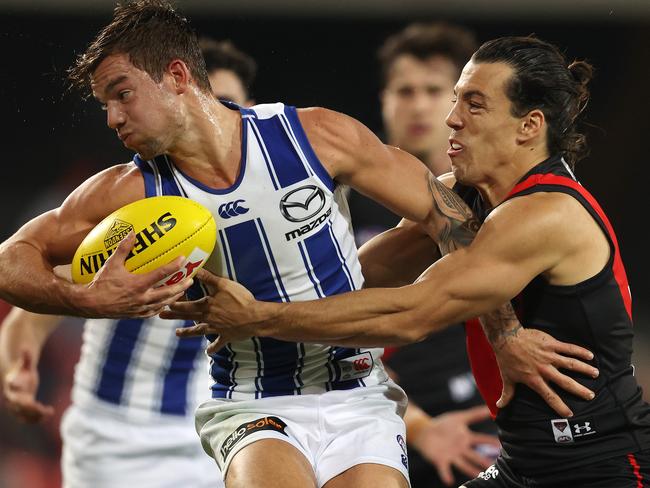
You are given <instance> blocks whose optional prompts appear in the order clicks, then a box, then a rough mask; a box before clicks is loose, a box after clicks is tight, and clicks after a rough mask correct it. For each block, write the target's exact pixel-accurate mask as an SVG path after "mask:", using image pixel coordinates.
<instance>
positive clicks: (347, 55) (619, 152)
mask: <svg viewBox="0 0 650 488" xmlns="http://www.w3.org/2000/svg"><path fill="white" fill-rule="evenodd" d="M68 3H75V2H63V3H62V5H64V4H65V5H67V4H68ZM93 3H94V2H88V4H93ZM183 3H184V2H182V1H180V2H177V4H178V5H179V6H180V9H181V10H183ZM188 3H189V4H191V5H192V8H190V9H188V10H189V11H188V12H187V13H188V16H189V17H190V18H191V19H192V23H193V25H194V26H195V28H196V29H197V30H198V31H199V33H201V34H205V35H209V36H212V37H215V38H219V39H226V38H228V39H232V40H233V41H234V42H235V43H236V44H237V45H238V46H239V47H240V48H241V49H242V50H244V51H246V52H248V53H249V54H251V55H252V56H253V57H255V58H256V59H257V61H258V63H259V66H260V69H259V74H258V78H257V82H256V84H255V85H254V87H253V95H254V97H255V99H256V100H257V101H258V102H273V101H283V102H285V103H288V104H293V105H297V106H310V105H322V106H327V107H329V108H333V109H336V110H339V111H342V112H345V113H347V114H349V115H352V116H354V117H356V118H358V119H360V120H362V121H364V122H365V123H366V124H367V125H368V126H369V127H370V128H371V129H373V130H380V117H379V108H378V98H377V91H378V84H377V74H378V69H377V65H376V62H375V49H376V48H377V46H378V45H379V44H380V43H381V42H382V40H383V39H384V38H385V37H386V36H387V35H388V34H391V33H393V32H395V31H397V30H399V29H401V28H402V27H403V26H404V25H405V24H406V23H408V22H411V21H414V20H448V21H453V22H458V23H463V24H465V25H467V26H469V27H471V28H473V29H475V31H476V33H477V35H478V38H479V40H486V39H490V38H493V37H497V36H501V35H515V34H516V35H526V34H530V33H535V34H537V35H538V36H540V37H542V38H544V39H547V40H550V41H552V42H554V43H556V44H558V45H559V46H561V47H562V49H563V50H565V52H566V53H567V55H568V57H569V58H586V59H587V60H589V61H590V62H591V63H593V64H594V65H595V66H596V68H597V72H596V77H595V79H594V81H593V84H592V101H591V102H590V104H589V106H588V108H587V112H586V114H587V117H586V119H587V121H588V123H589V127H587V130H588V134H589V138H590V142H591V147H592V152H591V156H590V157H589V158H588V159H586V160H583V161H582V162H580V163H579V165H578V167H577V175H578V177H579V179H580V180H581V182H582V183H583V184H584V185H585V186H587V187H588V188H589V189H590V190H591V191H592V193H593V194H594V195H595V196H596V197H597V198H598V199H599V200H600V202H601V204H602V205H603V207H604V209H605V210H606V212H607V213H608V214H609V216H610V219H611V220H612V222H613V224H614V227H615V229H616V231H617V234H618V238H619V242H620V244H621V247H622V254H623V258H624V261H625V263H626V266H627V271H628V277H629V280H630V284H631V287H632V294H633V298H634V307H635V322H636V331H637V335H638V340H637V344H636V357H635V361H636V363H637V371H638V375H639V377H640V379H641V381H642V383H644V384H645V388H646V390H648V389H649V388H650V358H649V357H648V356H650V354H648V351H649V345H650V339H649V338H648V337H650V332H649V324H648V317H649V315H650V310H649V309H650V307H649V304H648V300H647V298H646V297H647V294H648V292H649V291H650V281H649V280H650V269H649V266H648V257H647V255H646V253H647V251H646V249H647V237H646V236H647V235H648V232H647V229H646V227H647V221H646V219H647V218H648V212H649V211H650V206H649V205H648V203H647V200H648V194H649V193H650V189H649V188H648V187H647V184H648V180H649V179H650V166H649V165H650V158H648V155H647V151H648V145H647V144H649V143H650V93H649V91H650V89H649V87H650V69H649V68H648V62H649V61H650V59H649V55H648V54H647V53H648V46H650V2H647V1H645V2H635V1H634V0H630V2H629V4H628V7H629V5H631V4H634V5H637V8H635V9H631V10H630V9H627V10H626V9H622V8H620V7H621V6H622V5H623V4H624V2H622V1H616V0H614V1H611V2H607V1H599V0H593V1H592V2H589V3H593V4H594V6H593V7H592V8H591V9H590V8H589V7H585V10H584V12H582V14H584V15H581V12H579V11H578V10H577V9H579V7H576V6H575V5H574V7H575V8H573V9H572V10H570V11H569V12H561V11H555V10H554V8H555V5H556V4H557V2H550V4H549V5H550V6H549V10H545V9H544V7H543V5H544V4H543V2H539V3H535V2H533V3H535V5H537V8H536V10H535V11H533V12H528V13H527V12H525V11H522V10H521V9H519V10H518V11H517V12H516V15H515V14H514V13H513V12H510V13H509V12H508V11H507V9H501V10H500V11H499V13H495V12H491V11H489V10H476V9H474V8H472V5H473V4H475V5H481V4H482V5H484V6H485V5H487V4H489V3H490V2H479V1H476V2H472V1H469V0H467V1H465V2H461V3H463V4H464V5H465V7H466V8H461V9H456V10H450V9H449V8H448V7H449V2H436V1H434V0H431V1H430V4H426V5H425V3H423V2H415V3H417V4H418V8H417V9H415V10H412V11H409V10H401V11H396V10H395V9H394V7H391V6H390V2H386V1H384V2H380V5H382V6H383V7H382V9H379V10H378V11H375V12H372V11H371V10H372V7H371V5H372V3H370V4H369V3H367V2H363V1H360V2H359V4H365V5H367V6H368V8H369V9H370V10H368V12H364V11H363V9H362V8H356V9H354V8H352V9H351V11H350V12H348V13H347V14H346V13H344V12H343V9H342V7H341V12H338V11H337V8H335V7H333V6H332V4H331V3H328V4H327V5H328V6H327V7H323V8H321V9H318V8H315V10H314V11H307V10H306V9H305V8H304V7H303V8H301V9H300V11H296V10H291V9H289V10H288V11H286V10H279V8H278V9H277V10H274V9H273V8H272V7H271V6H272V4H273V2H267V3H265V4H264V5H265V6H264V8H262V7H260V8H258V9H255V8H252V7H249V8H248V10H246V8H240V9H239V10H236V9H234V8H232V6H230V8H228V9H227V11H226V13H223V14H221V15H220V14H219V13H218V8H217V7H215V5H216V4H217V2H206V4H208V3H209V5H210V8H208V9H207V10H205V11H203V10H201V8H200V5H199V6H197V4H200V2H198V1H194V2H188ZM244 3H246V2H244ZM249 3H251V2H249ZM253 3H254V2H253ZM281 3H282V2H281ZM284 3H286V4H291V3H292V2H287V1H285V2H284ZM307 3H309V2H307ZM334 3H335V4H336V5H339V3H340V2H334ZM350 3H351V4H352V5H354V4H355V2H354V1H353V0H350ZM396 3H397V2H396ZM406 3H407V4H409V2H406ZM410 3H413V2H410ZM506 3H507V2H506ZM526 3H527V2H526ZM575 3H576V4H579V3H580V2H575ZM41 4H42V5H41ZM100 4H101V5H102V6H101V8H99V7H98V8H97V9H94V10H95V11H94V12H93V11H92V10H93V9H90V8H86V9H85V10H84V11H83V12H81V13H79V12H77V11H75V10H74V9H72V8H66V9H64V10H62V11H59V10H57V9H56V8H53V5H56V2H40V3H38V4H34V5H31V4H30V0H25V2H24V3H23V4H21V2H17V1H8V0H0V63H2V67H0V109H1V111H0V118H1V120H2V131H1V132H0V141H2V145H1V148H2V156H1V157H2V166H1V174H2V176H1V177H0V239H2V240H4V239H6V238H7V237H8V236H9V235H11V234H12V233H13V232H14V231H15V230H16V229H17V228H18V227H19V226H20V225H21V224H22V223H24V222H25V221H26V220H27V219H28V218H30V217H31V216H33V215H35V214H37V213H40V212H41V211H43V210H46V209H48V208H52V207H54V206H56V205H58V203H60V201H61V200H62V199H63V197H64V196H65V195H66V194H67V193H68V192H69V191H70V190H71V189H73V188H74V187H75V186H76V185H77V184H79V183H80V182H81V181H83V179H85V177H87V176H88V175H90V174H92V173H94V172H96V171H98V170H100V169H102V168H104V167H106V166H108V165H111V164H115V163H120V162H126V161H128V160H130V158H131V154H130V153H129V152H128V151H127V150H125V149H124V148H123V147H122V146H121V143H120V142H119V140H118V139H117V138H116V137H115V136H114V134H113V133H112V131H110V130H109V129H108V128H107V127H106V125H105V114H104V113H103V112H101V111H100V109H99V105H98V104H97V102H95V101H93V100H89V101H86V102H83V101H81V100H80V97H79V96H78V94H77V93H75V92H69V91H68V90H67V88H66V83H65V70H66V68H67V67H68V66H69V65H70V63H72V61H73V60H74V56H75V53H79V52H81V51H82V50H83V49H84V47H85V45H86V44H87V43H88V42H89V41H90V39H91V38H92V36H93V35H94V34H95V33H96V31H97V30H98V29H99V28H100V27H102V26H103V25H104V24H105V23H106V22H107V21H108V20H109V19H110V2H98V5H100ZM314 4H315V5H317V3H316V2H314ZM387 4H388V6H387ZM540 4H541V5H542V7H540ZM30 5H31V6H30ZM107 5H109V6H107ZM323 5H325V4H323ZM341 5H342V4H341ZM362 6H363V5H362ZM46 7H47V8H46ZM289 7H291V5H289ZM438 7H440V8H439V9H438ZM0 308H2V307H0ZM70 322H71V323H70V324H69V325H68V326H67V327H64V328H61V329H60V330H59V331H58V332H57V333H56V334H55V336H54V338H53V339H52V341H51V342H50V344H49V345H48V347H47V348H46V350H45V352H44V356H43V361H42V367H41V369H42V375H43V377H42V382H43V394H42V396H43V398H45V399H46V400H47V401H49V402H53V403H54V404H55V406H56V407H57V410H58V412H59V413H60V412H61V411H62V410H63V409H64V408H65V406H66V404H67V403H66V402H67V401H68V400H67V398H68V391H67V388H69V385H70V383H71V375H72V365H73V364H74V361H75V360H76V357H77V355H78V346H79V340H80V339H79V330H80V327H79V326H80V321H76V320H72V321H70ZM644 336H645V337H644ZM646 398H648V395H646ZM57 417H58V416H57ZM57 422H58V418H57V419H55V420H53V421H51V422H48V423H47V424H46V425H45V426H44V427H24V426H18V425H17V424H16V423H15V422H13V420H12V419H10V418H9V417H8V416H7V415H6V414H5V413H4V412H0V488H18V487H23V486H29V487H30V488H40V487H55V486H58V483H59V482H58V472H57V462H58V454H59V451H58V449H59V444H58V434H57V428H58V427H57V425H58V424H57Z"/></svg>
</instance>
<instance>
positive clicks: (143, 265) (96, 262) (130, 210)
mask: <svg viewBox="0 0 650 488" xmlns="http://www.w3.org/2000/svg"><path fill="white" fill-rule="evenodd" d="M131 231H134V232H135V244H134V246H133V249H132V250H131V252H130V253H129V255H128V256H127V258H126V263H125V266H126V269H127V270H128V271H130V272H132V273H147V272H149V271H152V270H154V269H156V268H158V267H160V266H163V265H165V264H168V263H170V262H171V261H173V260H174V259H176V258H177V257H178V256H185V257H186V260H185V262H184V267H183V270H182V271H179V272H177V273H174V274H173V275H172V276H168V277H166V278H165V279H163V280H162V281H161V282H160V284H161V285H170V284H174V283H177V282H179V281H181V280H182V279H183V278H185V277H186V276H192V275H194V274H195V273H196V271H198V270H199V268H200V267H201V266H203V265H204V264H205V263H206V261H207V260H208V258H209V257H210V254H211V253H212V250H213V249H214V245H215V242H216V238H217V225H216V223H215V221H214V218H213V217H212V214H211V213H210V211H209V210H208V209H206V208H205V207H203V206H202V205H200V204H199V203H196V202H195V201H193V200H189V199H187V198H183V197H176V196H162V197H151V198H145V199H143V200H137V201H135V202H133V203H130V204H128V205H125V206H124V207H122V208H120V209H118V210H116V211H115V212H113V213H112V214H110V215H109V216H108V217H106V218H105V219H104V220H102V221H101V222H100V223H99V224H97V226H96V227H95V228H94V229H93V230H91V231H90V233H89V234H88V235H87V236H86V238H85V239H84V240H83V242H82V243H81V244H80V245H79V248H78V249H77V252H76V253H75V255H74V259H73V261H72V279H73V280H74V282H75V283H89V282H90V281H92V279H93V278H94V276H95V273H97V271H99V269H100V268H101V267H102V266H103V264H104V263H105V262H106V260H107V259H108V257H109V256H110V255H111V254H112V253H113V251H114V250H115V248H116V247H117V245H118V244H119V242H120V241H121V240H122V239H124V238H125V237H126V236H127V235H128V234H129V232H131Z"/></svg>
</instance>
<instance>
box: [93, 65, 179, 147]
mask: <svg viewBox="0 0 650 488" xmlns="http://www.w3.org/2000/svg"><path fill="white" fill-rule="evenodd" d="M91 87H92V91H93V96H94V97H95V98H96V99H97V100H98V101H99V102H100V103H101V104H102V108H103V109H104V110H105V111H106V122H107V124H108V126H109V127H110V128H111V129H114V130H115V131H116V132H117V136H118V137H119V138H120V140H121V141H122V143H123V144H124V146H125V147H127V148H129V149H131V150H132V151H136V152H138V153H139V154H140V155H141V156H142V157H143V158H144V159H152V158H153V157H155V156H158V155H160V154H163V153H164V152H166V150H167V148H169V147H170V145H171V144H172V143H173V141H174V138H175V134H177V133H178V128H179V127H181V126H182V123H181V120H182V117H181V114H182V109H181V108H180V107H179V106H178V104H177V103H176V101H175V97H176V95H177V94H176V91H175V87H174V80H173V77H172V76H171V75H170V74H169V73H167V72H165V73H164V74H163V79H162V80H161V82H160V83H157V82H155V81H154V80H153V79H152V78H151V76H149V74H148V73H147V72H146V71H143V70H141V69H138V68H136V67H135V66H134V65H133V64H132V63H131V62H130V61H129V56H128V55H127V54H123V53H120V54H112V55H109V56H107V57H106V58H105V59H103V60H102V62H101V63H100V64H99V65H98V66H97V68H96V69H95V71H94V73H93V75H92V78H91Z"/></svg>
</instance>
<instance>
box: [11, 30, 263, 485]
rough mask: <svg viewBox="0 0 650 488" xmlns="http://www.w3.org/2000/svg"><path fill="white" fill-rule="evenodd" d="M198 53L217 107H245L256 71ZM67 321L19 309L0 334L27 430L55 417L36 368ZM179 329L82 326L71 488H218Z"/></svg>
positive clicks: (70, 425) (153, 323)
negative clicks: (201, 436)
mask: <svg viewBox="0 0 650 488" xmlns="http://www.w3.org/2000/svg"><path fill="white" fill-rule="evenodd" d="M200 45H201V52H202V54H203V56H204V58H205V60H206V67H207V71H208V76H209V77H210V86H211V89H212V92H213V93H214V95H215V97H217V98H218V99H220V100H228V101H231V102H234V103H237V104H238V105H242V106H245V105H247V104H249V103H250V94H249V88H250V86H251V84H252V82H253V80H254V76H255V68H256V65H255V61H254V60H253V59H252V58H251V57H249V56H248V55H246V54H245V53H243V52H241V51H239V50H238V49H237V48H236V47H235V46H234V45H233V44H232V43H231V42H228V41H215V40H212V39H207V38H203V39H201V41H200ZM63 320H64V317H61V316H57V315H39V314H34V313H31V312H27V311H25V310H22V309H19V308H14V309H13V310H12V311H11V312H10V314H9V315H8V317H7V318H6V319H5V321H4V322H3V324H2V325H1V326H0V373H1V376H0V381H1V383H2V388H3V396H4V398H5V403H6V408H7V409H8V410H9V411H10V412H11V413H12V414H14V415H15V416H16V418H18V419H20V420H21V421H24V422H28V423H37V422H40V421H42V420H44V419H45V418H47V417H49V416H50V415H52V411H53V409H52V407H51V406H49V405H44V404H42V403H41V402H39V401H37V400H36V390H37V389H38V384H39V375H38V370H37V367H38V359H39V357H40V353H41V349H42V348H43V347H44V345H45V342H46V340H47V338H48V337H49V335H50V334H51V333H52V331H53V330H54V329H55V328H56V327H57V326H58V325H59V324H60V323H61V322H62V321H63ZM177 325H178V326H180V327H182V326H184V325H187V323H184V322H182V321H180V322H179V323H178V324H177ZM174 329H175V327H174V324H170V323H168V322H165V321H162V320H160V319H158V318H155V317H154V318H148V319H120V320H108V319H106V320H100V319H89V320H87V321H86V323H85V324H84V332H83V346H82V351H81V359H80V361H79V363H78V364H77V366H76V368H75V378H74V386H73V392H72V405H71V406H70V407H69V409H68V410H67V412H66V413H65V416H64V421H63V424H62V426H61V434H62V438H63V458H62V463H61V467H62V474H63V484H64V486H65V487H66V488H76V487H78V488H82V487H88V486H102V487H105V488H109V487H116V488H117V487H123V486H126V485H127V484H129V483H134V484H137V485H139V486H152V487H155V488H165V487H170V488H171V487H174V488H175V487H178V486H191V487H196V488H202V487H205V488H208V487H210V488H213V487H218V486H219V483H220V481H221V478H220V476H219V473H218V467H217V465H216V464H215V462H214V461H213V460H212V459H210V458H209V457H207V456H206V455H205V453H204V452H203V449H202V448H201V444H200V442H199V440H198V438H197V436H196V432H195V431H194V410H195V409H196V407H197V406H198V404H199V402H200V401H201V400H203V399H204V398H205V396H206V393H205V392H206V390H207V384H208V379H209V377H208V376H207V374H206V373H205V369H206V368H205V366H206V365H205V358H204V355H203V354H202V353H203V350H204V348H205V344H204V342H203V341H201V340H197V341H194V342H191V343H183V342H179V340H178V339H177V338H176V336H175V334H174ZM162 460H164V463H161V461H162ZM148 466H156V469H148Z"/></svg>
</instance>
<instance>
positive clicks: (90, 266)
mask: <svg viewBox="0 0 650 488" xmlns="http://www.w3.org/2000/svg"><path fill="white" fill-rule="evenodd" d="M175 225H176V219H175V218H174V217H173V215H172V213H171V212H165V213H164V214H163V215H161V216H160V217H158V219H157V220H156V221H155V222H152V223H150V224H149V225H148V226H147V227H145V228H144V229H142V230H141V231H140V232H138V233H137V234H136V235H135V244H134V245H133V249H132V250H131V252H130V253H129V255H128V256H127V257H126V260H127V261H128V260H129V259H131V258H132V257H133V256H135V255H136V254H139V253H141V252H142V251H144V250H145V249H147V248H148V247H149V246H150V245H151V244H153V243H154V242H156V241H157V240H158V239H160V238H162V237H164V235H165V234H166V233H167V232H169V231H170V230H172V229H173V228H174V226H175ZM132 230H133V225H131V224H129V223H128V222H124V221H123V220H119V219H117V220H115V222H114V223H113V225H112V226H111V228H110V230H109V231H108V233H107V234H106V237H105V238H104V246H105V247H106V249H105V250H102V251H100V252H98V253H96V254H89V255H87V256H81V261H80V262H79V267H80V269H81V275H82V276H83V275H87V274H95V273H97V271H99V268H101V267H102V266H103V265H104V263H105V262H106V260H107V259H108V258H109V257H110V255H111V254H113V251H114V250H115V248H116V247H117V246H118V244H119V243H120V242H121V241H122V239H124V238H125V237H126V236H127V235H128V234H129V232H131V231H132Z"/></svg>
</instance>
